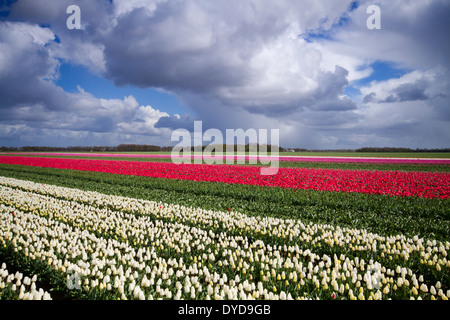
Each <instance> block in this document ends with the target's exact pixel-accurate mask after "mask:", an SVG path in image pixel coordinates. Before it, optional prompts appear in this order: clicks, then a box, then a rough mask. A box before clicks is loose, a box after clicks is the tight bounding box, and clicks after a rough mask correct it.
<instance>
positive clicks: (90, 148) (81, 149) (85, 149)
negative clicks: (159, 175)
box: [0, 144, 172, 152]
mask: <svg viewBox="0 0 450 320" xmlns="http://www.w3.org/2000/svg"><path fill="white" fill-rule="evenodd" d="M171 150H172V147H160V146H153V145H137V144H121V145H118V146H115V147H107V146H84V147H80V146H76V147H39V146H25V147H19V148H17V147H0V151H1V152H57V151H60V152H61V151H62V152H117V151H129V152H133V151H154V152H157V151H171Z"/></svg>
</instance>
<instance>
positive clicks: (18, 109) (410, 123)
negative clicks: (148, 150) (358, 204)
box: [0, 0, 450, 149]
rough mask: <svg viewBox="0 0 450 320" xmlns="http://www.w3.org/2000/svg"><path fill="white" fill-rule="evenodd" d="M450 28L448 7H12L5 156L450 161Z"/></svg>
mask: <svg viewBox="0 0 450 320" xmlns="http://www.w3.org/2000/svg"><path fill="white" fill-rule="evenodd" d="M70 5H77V6H78V7H79V9H80V16H79V18H80V19H79V22H80V28H69V27H68V21H69V22H74V21H76V20H73V18H74V16H73V13H74V12H73V11H69V13H68V12H67V8H68V7H69V6H70ZM372 5H375V6H377V7H378V8H379V9H380V10H379V13H380V14H379V16H373V12H372V11H368V10H367V9H368V8H369V7H370V6H372ZM378 18H379V19H378ZM373 19H376V20H373ZM368 20H369V22H373V21H377V22H379V23H380V24H379V26H380V28H375V29H374V28H369V27H368ZM447 30H450V1H448V0H380V1H375V0H368V1H364V0H361V1H354V0H351V1H350V0H349V1H346V0H304V1H299V0H290V1H288V0H277V1H269V0H247V1H245V0H214V1H210V0H117V1H116V0H112V1H109V0H67V1H66V0H58V1H54V0H39V1H37V0H17V1H14V0H0V146H9V147H10V146H15V147H21V146H58V147H61V146H62V147H67V146H116V145H119V144H127V143H128V144H149V145H160V146H168V145H174V144H176V143H177V142H176V141H172V139H171V137H172V133H173V131H174V130H176V129H187V130H192V128H193V127H194V121H202V129H203V130H204V131H205V130H207V129H212V128H214V129H218V130H220V131H221V132H223V136H224V137H225V132H226V130H227V129H234V130H237V129H243V130H248V129H255V130H258V129H266V130H275V129H277V130H279V144H280V145H281V146H282V147H285V148H307V149H356V148H361V147H408V148H429V149H431V148H448V147H450V145H449V141H450V125H449V124H450V103H449V102H450V98H449V94H450V73H449V68H450V59H449V58H448V57H450V41H449V40H450V39H449V36H448V32H447ZM205 144H207V142H205Z"/></svg>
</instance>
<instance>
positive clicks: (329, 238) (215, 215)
mask: <svg viewBox="0 0 450 320" xmlns="http://www.w3.org/2000/svg"><path fill="white" fill-rule="evenodd" d="M15 181H16V180H15V179H11V178H2V179H0V184H3V185H5V186H8V185H10V186H11V187H15V188H16V187H21V186H23V188H25V190H30V191H33V192H38V193H40V194H43V195H45V194H47V195H50V196H57V197H59V198H64V199H67V200H73V201H77V202H80V203H84V204H88V205H91V206H95V207H100V208H103V207H106V208H110V209H113V210H117V211H121V212H129V213H134V212H137V213H140V214H144V215H152V216H154V217H155V218H157V219H161V218H166V219H172V220H174V221H177V222H180V223H186V222H189V223H195V224H196V225H198V226H201V227H211V228H214V229H218V230H226V231H230V230H233V231H234V232H239V231H241V232H242V231H245V232H247V231H251V232H253V233H255V234H261V235H268V236H276V237H278V238H284V239H289V240H290V241H292V240H293V239H296V241H298V240H300V241H304V242H309V243H311V244H312V245H318V246H320V245H323V244H325V245H328V246H331V247H333V246H337V247H345V248H349V249H350V250H352V251H373V252H377V253H379V254H380V256H381V257H389V256H390V257H391V258H392V257H398V256H399V257H400V258H403V259H404V260H406V261H407V260H408V259H409V258H410V257H411V255H413V254H414V253H419V254H420V255H421V260H422V263H424V264H428V265H430V266H435V267H436V268H437V269H438V270H439V269H440V268H442V267H444V266H446V267H450V260H448V259H447V251H448V250H450V242H449V241H446V242H445V243H442V242H437V241H436V240H424V239H423V238H419V237H417V236H415V237H413V238H407V237H405V236H404V235H396V236H390V237H385V236H381V235H378V234H374V233H370V232H367V231H366V230H361V229H354V228H340V227H339V226H337V227H336V226H332V225H327V224H313V223H309V224H307V225H305V224H303V223H302V222H301V221H300V220H293V219H279V218H273V217H264V218H261V217H259V216H256V217H254V216H248V215H244V214H242V213H239V212H221V211H212V210H204V209H201V208H188V207H184V206H179V205H168V204H162V203H158V202H154V201H148V200H141V199H133V198H127V197H120V196H114V195H104V194H101V193H97V192H91V191H81V190H76V191H75V192H74V189H70V188H61V187H58V188H57V189H55V187H54V186H51V185H43V184H38V183H34V182H26V183H25V184H23V182H20V183H19V184H20V185H18V184H17V183H16V182H15Z"/></svg>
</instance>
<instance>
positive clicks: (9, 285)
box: [0, 263, 52, 300]
mask: <svg viewBox="0 0 450 320" xmlns="http://www.w3.org/2000/svg"><path fill="white" fill-rule="evenodd" d="M36 280H37V276H36V275H34V276H32V277H31V278H29V277H27V276H24V275H23V274H22V273H21V272H19V271H16V273H9V272H8V269H7V267H6V264H5V263H2V265H1V267H0V299H1V297H2V296H6V297H7V298H8V299H17V300H52V298H51V295H50V293H48V292H47V291H45V290H43V289H42V288H37V286H36Z"/></svg>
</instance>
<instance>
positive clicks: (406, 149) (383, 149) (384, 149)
mask: <svg viewBox="0 0 450 320" xmlns="http://www.w3.org/2000/svg"><path fill="white" fill-rule="evenodd" d="M356 152H403V153H406V152H450V148H444V149H411V148H390V147H384V148H361V149H357V150H356Z"/></svg>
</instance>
